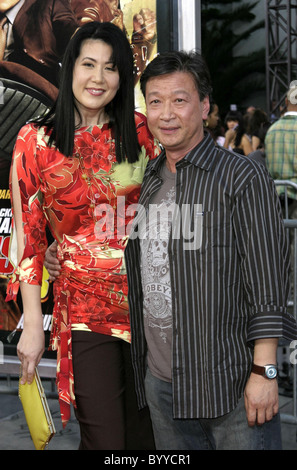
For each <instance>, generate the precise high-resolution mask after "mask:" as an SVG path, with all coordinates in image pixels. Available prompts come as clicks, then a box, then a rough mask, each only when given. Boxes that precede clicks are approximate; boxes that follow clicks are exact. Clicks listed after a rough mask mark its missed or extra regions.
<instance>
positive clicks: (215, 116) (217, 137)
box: [204, 101, 225, 145]
mask: <svg viewBox="0 0 297 470" xmlns="http://www.w3.org/2000/svg"><path fill="white" fill-rule="evenodd" d="M204 126H205V127H206V129H207V130H208V131H209V133H210V135H211V136H212V138H213V140H214V141H215V143H216V144H218V145H224V141H225V138H224V137H223V135H222V132H221V124H220V115H219V107H218V105H217V104H216V103H214V102H213V101H210V107H209V113H208V116H207V119H206V120H205V122H204Z"/></svg>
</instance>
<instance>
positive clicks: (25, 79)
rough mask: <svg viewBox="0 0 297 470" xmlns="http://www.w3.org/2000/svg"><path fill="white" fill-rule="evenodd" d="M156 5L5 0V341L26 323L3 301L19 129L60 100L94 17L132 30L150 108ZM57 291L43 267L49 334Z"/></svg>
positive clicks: (0, 275)
mask: <svg viewBox="0 0 297 470" xmlns="http://www.w3.org/2000/svg"><path fill="white" fill-rule="evenodd" d="M156 3H157V0H121V1H120V2H119V1H118V0H70V1H69V2H67V1H65V0H42V1H40V0H5V1H2V0H0V24H1V25H3V26H1V28H2V31H0V340H1V341H4V342H5V338H6V337H7V336H8V333H9V332H11V331H13V330H14V329H21V327H22V305H21V300H20V299H18V301H17V302H13V301H10V302H5V296H6V286H7V282H8V279H9V276H10V275H11V274H12V272H13V269H14V267H13V265H12V264H11V261H10V259H9V244H10V235H11V224H12V214H11V202H10V193H9V170H10V162H11V156H12V151H13V145H14V142H15V139H16V136H17V134H18V131H19V129H20V128H21V127H22V126H23V125H24V124H25V123H26V122H27V121H28V120H29V119H32V118H34V117H36V116H38V115H40V114H41V113H42V112H44V111H45V110H46V109H47V108H48V107H49V106H51V104H52V103H53V102H54V100H55V98H56V96H57V93H58V83H59V81H58V76H59V68H60V64H61V60H62V57H63V53H64V51H65V48H66V46H67V43H68V41H69V39H70V38H71V36H72V34H73V33H74V32H75V30H76V29H77V28H78V27H80V26H81V25H82V24H84V23H85V22H88V21H100V22H102V21H111V22H113V23H115V24H116V25H117V26H119V27H120V28H121V29H122V30H123V31H125V33H126V34H127V37H128V39H129V41H130V43H131V48H132V51H133V58H134V72H135V75H134V76H135V97H136V107H137V109H138V110H139V111H141V112H145V109H144V102H143V99H142V96H141V93H140V88H139V78H140V76H141V73H142V72H143V70H144V68H145V66H146V65H147V63H148V62H149V61H150V60H151V59H152V58H153V57H154V56H155V54H156V53H157V27H156ZM3 15H5V18H4V24H3V21H2V18H3V17H4V16H3ZM3 35H4V42H3ZM51 241H52V240H50V238H49V242H51ZM51 291H52V286H51V284H50V282H49V281H48V273H47V272H46V270H44V280H43V285H42V302H43V311H44V329H45V331H46V332H49V331H50V327H51V311H52V302H53V299H52V294H51ZM19 297H20V296H19Z"/></svg>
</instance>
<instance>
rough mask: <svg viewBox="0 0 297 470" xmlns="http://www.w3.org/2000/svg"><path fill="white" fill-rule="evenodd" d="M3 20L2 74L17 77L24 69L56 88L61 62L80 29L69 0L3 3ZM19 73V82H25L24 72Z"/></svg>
mask: <svg viewBox="0 0 297 470" xmlns="http://www.w3.org/2000/svg"><path fill="white" fill-rule="evenodd" d="M1 18H3V19H4V21H5V24H4V25H3V24H2V23H1V24H2V28H3V31H4V32H5V36H6V39H5V48H4V50H3V55H1V51H0V60H1V61H2V62H0V69H1V71H2V69H3V73H4V74H7V73H10V74H13V73H15V74H17V72H18V70H19V68H18V66H23V67H26V69H25V73H24V75H26V74H28V75H29V73H30V71H31V72H34V73H36V74H38V75H40V76H41V77H43V78H44V79H46V80H47V81H48V82H50V84H52V85H54V86H55V87H57V86H58V81H59V80H58V77H59V71H60V62H61V60H62V57H63V54H64V52H65V49H66V46H67V44H68V42H69V40H70V38H71V36H72V34H73V33H74V32H75V30H76V28H77V26H78V23H77V20H76V18H75V16H74V13H73V11H72V9H71V6H70V3H69V1H68V0H55V1H54V0H3V1H0V21H1ZM2 21H3V20H2ZM6 63H7V64H6ZM13 64H15V70H14V69H13V67H12V65H13ZM19 73H20V76H19V81H21V82H23V77H22V75H21V73H22V72H21V69H20V72H19ZM2 76H4V75H3V74H2ZM8 78H9V77H8ZM25 78H26V77H25ZM29 79H30V75H29V77H28V80H29ZM36 88H38V85H36Z"/></svg>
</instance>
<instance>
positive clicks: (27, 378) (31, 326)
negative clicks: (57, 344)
mask: <svg viewBox="0 0 297 470" xmlns="http://www.w3.org/2000/svg"><path fill="white" fill-rule="evenodd" d="M44 348H45V340H44V330H43V318H42V316H41V315H40V316H39V317H38V318H35V319H34V320H33V321H30V322H29V323H26V322H25V323H24V329H23V331H22V334H21V337H20V340H19V342H18V345H17V354H18V357H19V359H20V361H21V364H22V378H21V383H22V384H25V383H26V382H28V384H30V383H32V381H33V378H34V374H35V367H37V365H38V363H39V362H40V359H41V358H42V355H43V353H44Z"/></svg>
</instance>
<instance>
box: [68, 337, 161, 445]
mask: <svg viewBox="0 0 297 470" xmlns="http://www.w3.org/2000/svg"><path fill="white" fill-rule="evenodd" d="M72 356H73V371H74V391H75V396H76V402H77V409H76V410H75V415H76V417H77V420H78V422H79V425H80V433H81V443H80V449H82V450H88V449H89V450H91V449H93V450H123V449H130V450H132V449H133V450H138V449H146V450H153V449H154V442H153V435H152V430H151V422H150V418H149V413H148V410H147V409H145V410H142V411H140V412H139V411H138V409H137V403H136V395H135V390H134V380H133V371H132V365H131V358H130V345H129V344H128V343H127V342H125V341H122V340H121V339H119V338H114V337H112V336H108V335H102V334H99V333H94V332H89V331H73V332H72Z"/></svg>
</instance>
